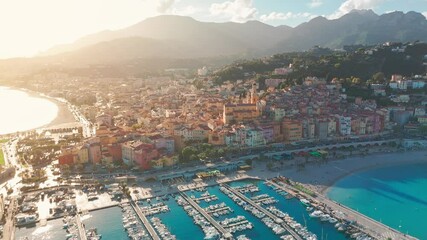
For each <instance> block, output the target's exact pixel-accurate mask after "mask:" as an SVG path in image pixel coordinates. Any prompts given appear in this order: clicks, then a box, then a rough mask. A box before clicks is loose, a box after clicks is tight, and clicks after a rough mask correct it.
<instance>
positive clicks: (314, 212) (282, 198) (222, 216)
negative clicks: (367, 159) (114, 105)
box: [17, 179, 373, 240]
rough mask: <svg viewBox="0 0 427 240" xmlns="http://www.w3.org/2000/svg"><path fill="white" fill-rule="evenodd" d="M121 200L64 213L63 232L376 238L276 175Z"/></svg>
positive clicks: (169, 237)
mask: <svg viewBox="0 0 427 240" xmlns="http://www.w3.org/2000/svg"><path fill="white" fill-rule="evenodd" d="M289 196H293V197H292V198H290V197H289ZM206 200H207V201H206ZM119 206H120V207H110V208H105V209H102V210H96V211H90V212H86V213H84V214H78V215H76V217H71V216H69V217H64V218H63V220H64V222H63V223H62V225H60V228H64V229H65V230H64V229H62V230H63V233H62V235H61V236H62V237H61V238H66V239H101V238H102V239H111V240H113V239H164V240H173V239H221V238H222V239H241V240H245V239H259V238H266V239H288V240H290V239H296V240H317V239H336V240H341V239H357V240H369V239H373V238H370V237H369V236H368V235H367V234H366V233H363V232H361V231H360V230H359V229H357V228H354V227H352V226H351V224H350V223H349V222H346V221H344V220H343V218H342V217H339V216H338V215H339V213H336V212H333V213H332V212H328V211H325V209H323V208H321V206H320V205H319V204H316V203H314V202H312V201H311V200H309V199H306V198H303V197H301V196H299V195H296V193H295V192H294V191H293V190H292V189H285V188H282V187H280V186H279V185H278V184H277V183H275V182H272V181H260V180H253V179H247V180H241V181H234V182H233V181H232V182H229V183H222V184H220V185H213V186H207V187H201V188H196V189H192V190H187V191H184V192H178V193H173V194H167V195H163V196H157V197H152V198H150V199H142V200H139V201H136V202H134V201H130V202H128V203H125V202H123V203H121V204H120V205H119ZM110 214H111V217H110ZM337 214H338V215H337ZM107 216H108V217H107ZM337 216H338V217H337ZM117 219H118V221H117ZM53 221H55V220H53ZM103 221H107V222H108V221H111V222H110V223H108V224H105V223H104V222H103ZM51 222H52V221H48V222H47V225H50V223H51ZM18 232H19V231H18ZM47 232H49V231H47ZM17 235H19V236H22V235H20V234H19V233H18V234H17ZM18 239H24V238H18Z"/></svg>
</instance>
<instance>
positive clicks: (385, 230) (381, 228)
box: [267, 180, 416, 240]
mask: <svg viewBox="0 0 427 240" xmlns="http://www.w3.org/2000/svg"><path fill="white" fill-rule="evenodd" d="M267 182H269V183H271V184H272V185H274V186H275V187H277V188H279V189H282V190H284V191H288V190H289V189H291V191H293V192H300V191H298V190H297V189H295V188H293V187H292V186H290V185H286V187H284V186H282V185H279V184H276V183H274V182H272V181H268V180H267ZM283 184H285V183H283ZM300 193H301V192H300ZM301 194H302V193H301ZM304 198H306V199H310V200H312V201H314V202H317V203H318V204H319V205H322V204H323V205H324V206H326V207H328V208H330V209H332V210H335V211H338V212H341V213H343V214H344V215H345V216H346V219H347V220H350V221H354V222H356V223H357V225H358V226H360V230H361V231H363V232H365V233H367V234H369V235H371V236H373V237H375V238H377V239H393V240H415V239H416V238H414V237H412V236H408V235H406V234H403V233H401V232H398V231H396V230H394V229H392V228H390V227H388V226H386V225H384V224H382V223H380V222H378V221H376V220H374V219H372V218H369V217H367V216H365V215H363V214H361V213H359V212H357V211H354V210H352V209H350V208H348V207H345V206H343V205H341V204H338V203H336V202H334V201H332V200H330V199H328V198H327V197H325V196H323V195H322V194H320V193H316V197H311V196H310V195H307V194H304Z"/></svg>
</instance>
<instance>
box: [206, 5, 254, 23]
mask: <svg viewBox="0 0 427 240" xmlns="http://www.w3.org/2000/svg"><path fill="white" fill-rule="evenodd" d="M209 11H210V13H211V15H213V16H222V17H225V18H229V19H230V20H231V21H233V22H246V21H248V20H251V19H254V18H255V16H256V15H257V14H258V10H257V9H256V8H255V7H254V6H253V3H252V0H234V1H225V2H223V3H213V4H212V5H211V7H210V9H209Z"/></svg>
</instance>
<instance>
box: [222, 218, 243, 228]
mask: <svg viewBox="0 0 427 240" xmlns="http://www.w3.org/2000/svg"><path fill="white" fill-rule="evenodd" d="M247 223H249V221H248V220H243V221H240V222H236V223H232V224H229V225H227V226H225V227H226V228H232V227H234V226H239V225H242V224H247Z"/></svg>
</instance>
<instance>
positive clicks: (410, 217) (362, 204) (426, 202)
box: [328, 163, 427, 239]
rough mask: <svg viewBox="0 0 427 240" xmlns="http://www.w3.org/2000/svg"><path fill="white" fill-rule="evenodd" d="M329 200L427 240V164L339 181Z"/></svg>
mask: <svg viewBox="0 0 427 240" xmlns="http://www.w3.org/2000/svg"><path fill="white" fill-rule="evenodd" d="M328 197H329V198H331V199H333V200H335V201H337V202H340V203H342V204H344V205H346V206H348V207H350V208H352V209H354V210H356V211H359V212H361V213H363V214H365V215H367V216H369V217H371V218H373V219H376V220H377V221H380V222H382V223H384V224H386V225H388V226H390V227H392V228H394V229H397V230H399V231H401V232H403V233H408V234H410V235H412V236H415V237H417V238H419V239H427V223H426V216H427V164H425V163H424V164H411V165H404V166H393V167H385V168H378V169H372V170H368V171H364V172H359V173H356V174H353V175H350V176H348V177H345V178H343V179H341V180H340V181H338V182H337V183H336V184H335V185H334V186H333V187H332V188H331V189H330V191H329V192H328Z"/></svg>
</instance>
